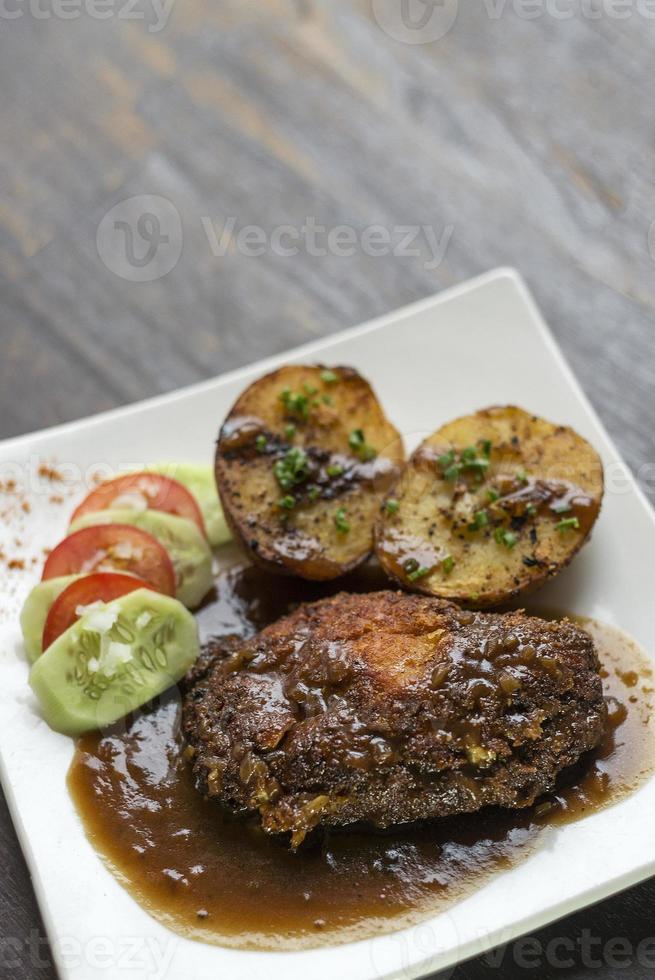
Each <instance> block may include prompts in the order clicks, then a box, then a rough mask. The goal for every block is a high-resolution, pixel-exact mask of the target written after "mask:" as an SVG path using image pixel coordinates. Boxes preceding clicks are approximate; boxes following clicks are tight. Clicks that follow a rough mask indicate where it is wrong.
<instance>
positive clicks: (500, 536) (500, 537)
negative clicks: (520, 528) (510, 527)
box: [494, 527, 518, 548]
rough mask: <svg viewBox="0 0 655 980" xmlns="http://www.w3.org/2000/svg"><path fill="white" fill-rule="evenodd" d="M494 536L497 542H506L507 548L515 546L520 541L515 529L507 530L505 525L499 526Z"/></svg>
mask: <svg viewBox="0 0 655 980" xmlns="http://www.w3.org/2000/svg"><path fill="white" fill-rule="evenodd" d="M494 538H495V540H496V543H497V544H504V545H505V547H506V548H513V547H514V545H515V544H516V542H517V541H518V538H517V536H516V535H515V534H514V532H513V531H506V530H505V528H504V527H497V528H496V530H495V531H494Z"/></svg>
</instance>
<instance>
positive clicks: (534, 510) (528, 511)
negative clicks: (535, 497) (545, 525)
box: [525, 504, 537, 517]
mask: <svg viewBox="0 0 655 980" xmlns="http://www.w3.org/2000/svg"><path fill="white" fill-rule="evenodd" d="M525 512H526V514H528V515H529V516H530V517H534V515H535V514H536V513H537V508H536V506H535V505H534V504H528V506H527V507H526V511H525Z"/></svg>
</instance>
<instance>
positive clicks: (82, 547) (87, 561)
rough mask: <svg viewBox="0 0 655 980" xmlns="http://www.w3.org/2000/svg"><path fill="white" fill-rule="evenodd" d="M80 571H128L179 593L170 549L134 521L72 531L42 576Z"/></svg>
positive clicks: (165, 590)
mask: <svg viewBox="0 0 655 980" xmlns="http://www.w3.org/2000/svg"><path fill="white" fill-rule="evenodd" d="M79 572H82V573H91V572H124V573H126V574H128V575H136V576H137V578H140V579H143V580H144V581H145V582H148V583H149V584H150V585H151V586H152V587H153V588H154V589H156V590H157V591H158V592H163V593H164V594H165V595H171V596H174V595H175V569H174V568H173V562H172V561H171V559H170V556H169V554H168V552H167V551H166V548H164V546H163V545H162V544H160V542H159V541H158V540H157V538H155V537H153V536H152V534H148V532H147V531H142V530H141V528H139V527H133V526H132V525H131V524H96V525H93V526H92V527H85V528H82V530H81V531H75V532H74V533H73V534H69V535H68V537H67V538H65V539H64V540H63V541H62V542H61V544H59V545H57V547H56V548H55V549H54V551H52V552H51V553H50V555H49V556H48V559H47V561H46V563H45V568H44V569H43V575H42V578H43V579H48V578H57V577H58V576H59V575H76V574H78V573H79Z"/></svg>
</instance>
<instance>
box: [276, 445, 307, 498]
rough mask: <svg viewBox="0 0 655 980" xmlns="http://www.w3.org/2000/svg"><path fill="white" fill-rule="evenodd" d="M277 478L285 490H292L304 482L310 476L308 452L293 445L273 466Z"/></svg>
mask: <svg viewBox="0 0 655 980" xmlns="http://www.w3.org/2000/svg"><path fill="white" fill-rule="evenodd" d="M273 473H274V474H275V479H276V480H277V482H278V483H279V484H280V486H281V487H282V489H283V490H290V489H291V488H292V487H294V486H296V484H298V483H302V482H303V480H306V479H307V477H308V476H309V459H308V457H307V453H306V452H305V451H304V450H303V449H300V447H299V446H293V447H292V448H291V449H289V450H288V452H286V453H285V454H284V456H283V457H282V459H278V460H276V462H275V465H274V467H273Z"/></svg>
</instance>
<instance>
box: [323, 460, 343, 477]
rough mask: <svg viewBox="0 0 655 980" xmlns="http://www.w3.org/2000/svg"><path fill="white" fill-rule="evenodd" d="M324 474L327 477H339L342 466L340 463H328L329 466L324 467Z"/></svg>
mask: <svg viewBox="0 0 655 980" xmlns="http://www.w3.org/2000/svg"><path fill="white" fill-rule="evenodd" d="M325 472H326V473H327V475H328V476H341V474H342V473H343V466H342V465H341V463H330V465H329V466H326V468H325Z"/></svg>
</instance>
